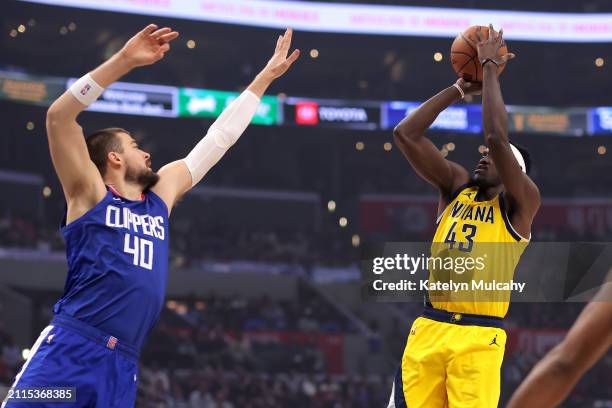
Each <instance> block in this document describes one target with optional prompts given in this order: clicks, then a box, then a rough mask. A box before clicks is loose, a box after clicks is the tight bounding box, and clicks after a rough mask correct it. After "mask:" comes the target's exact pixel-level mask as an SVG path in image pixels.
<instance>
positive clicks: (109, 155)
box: [87, 128, 159, 190]
mask: <svg viewBox="0 0 612 408" xmlns="http://www.w3.org/2000/svg"><path fill="white" fill-rule="evenodd" d="M87 150H88V151H89V157H90V158H91V160H92V161H93V162H94V164H95V165H96V167H98V170H99V171H100V174H102V177H106V176H107V175H109V174H110V173H111V172H114V173H117V172H118V173H119V174H123V177H124V179H125V181H127V182H131V183H136V184H138V185H140V186H142V188H143V189H144V190H146V189H148V188H151V187H153V186H154V185H155V183H157V181H158V180H159V175H158V174H157V173H155V172H154V171H153V170H152V169H151V155H150V154H149V153H147V152H145V151H143V150H141V149H140V148H139V147H138V143H137V142H136V140H134V138H133V137H132V135H131V134H130V132H128V131H127V130H125V129H121V128H106V129H101V130H98V131H96V132H94V133H92V134H91V135H89V136H88V137H87Z"/></svg>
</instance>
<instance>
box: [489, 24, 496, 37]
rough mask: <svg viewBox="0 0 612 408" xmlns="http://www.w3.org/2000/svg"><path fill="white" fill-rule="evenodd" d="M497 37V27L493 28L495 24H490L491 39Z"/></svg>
mask: <svg viewBox="0 0 612 408" xmlns="http://www.w3.org/2000/svg"><path fill="white" fill-rule="evenodd" d="M491 38H493V39H495V38H497V33H496V32H495V29H494V28H493V24H489V39H491Z"/></svg>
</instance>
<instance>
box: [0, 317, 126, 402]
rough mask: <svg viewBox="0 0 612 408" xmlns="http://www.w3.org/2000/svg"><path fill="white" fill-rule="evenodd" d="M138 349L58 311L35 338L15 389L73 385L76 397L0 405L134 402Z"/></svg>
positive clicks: (15, 400) (67, 386)
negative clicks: (57, 314) (70, 399)
mask: <svg viewBox="0 0 612 408" xmlns="http://www.w3.org/2000/svg"><path fill="white" fill-rule="evenodd" d="M137 380H138V352H137V350H136V349H135V348H134V347H132V346H130V345H127V344H125V343H121V342H120V341H119V340H118V339H117V338H115V337H113V336H110V335H108V334H106V333H103V332H101V331H100V330H98V329H96V328H94V327H91V326H89V325H87V324H85V323H83V322H81V321H79V320H77V319H74V318H72V317H68V316H63V315H60V316H56V317H55V318H54V319H53V320H52V321H51V323H50V324H49V326H47V327H46V328H45V329H44V330H43V331H42V332H41V334H40V337H38V340H36V343H34V346H33V347H32V349H31V350H30V353H29V355H28V358H27V360H26V362H25V363H24V364H23V367H22V368H21V371H20V372H19V373H18V374H17V376H16V377H15V382H14V383H13V387H12V388H13V389H14V390H19V393H24V392H25V391H26V390H32V389H40V388H44V389H56V388H57V389H59V388H72V389H74V397H75V402H60V401H57V402H43V401H33V402H19V399H18V398H15V396H13V398H12V399H10V400H5V401H4V402H3V403H2V407H1V408H34V407H36V408H75V407H79V408H80V407H88V408H89V407H92V408H94V407H95V408H110V407H113V408H115V407H121V408H124V407H133V406H134V403H135V399H136V386H137Z"/></svg>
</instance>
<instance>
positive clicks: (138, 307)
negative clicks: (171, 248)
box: [54, 190, 168, 349]
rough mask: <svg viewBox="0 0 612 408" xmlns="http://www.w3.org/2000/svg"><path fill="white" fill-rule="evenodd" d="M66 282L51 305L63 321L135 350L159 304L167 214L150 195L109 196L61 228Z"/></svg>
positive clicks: (165, 265) (164, 271) (163, 279)
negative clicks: (139, 198) (97, 331)
mask: <svg viewBox="0 0 612 408" xmlns="http://www.w3.org/2000/svg"><path fill="white" fill-rule="evenodd" d="M61 232H62V235H63V236H64V240H65V241H66V257H67V261H68V276H67V278H66V285H65V288H64V295H63V296H62V298H61V299H60V300H59V301H58V302H57V303H56V304H55V307H54V311H55V313H56V314H59V315H62V314H64V315H69V316H72V317H74V318H77V319H79V320H81V321H82V322H85V323H87V324H89V325H91V326H93V327H96V328H98V329H100V330H102V331H104V332H106V333H109V334H111V335H113V336H115V337H117V338H118V339H119V341H124V342H127V343H130V344H132V345H133V346H135V347H137V348H138V349H140V348H141V347H142V345H143V343H144V340H145V338H146V336H147V334H148V333H149V331H150V330H151V329H152V328H153V326H154V325H155V323H156V322H157V319H158V317H159V313H160V311H161V308H162V306H163V302H164V293H165V289H166V274H167V271H168V208H167V207H166V204H165V203H164V201H163V200H162V199H161V198H160V197H159V196H158V195H157V194H155V193H153V192H151V191H147V192H146V193H145V194H144V200H142V201H130V200H127V199H125V198H122V197H119V196H118V195H116V194H115V193H114V192H113V191H112V190H109V191H108V192H107V194H106V196H105V197H104V199H102V201H100V202H99V203H98V204H97V205H96V206H95V207H94V208H92V209H91V210H89V211H88V212H87V213H85V214H84V215H82V216H81V217H80V218H78V219H76V220H74V221H73V222H71V223H70V224H68V225H67V226H66V225H65V222H64V223H62V228H61Z"/></svg>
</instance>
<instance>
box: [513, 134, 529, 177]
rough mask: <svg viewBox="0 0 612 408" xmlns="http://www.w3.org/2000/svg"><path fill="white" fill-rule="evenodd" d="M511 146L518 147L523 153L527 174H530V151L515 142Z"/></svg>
mask: <svg viewBox="0 0 612 408" xmlns="http://www.w3.org/2000/svg"><path fill="white" fill-rule="evenodd" d="M510 144H511V145H512V146H514V147H516V148H517V150H518V151H519V152H520V153H521V156H523V160H525V173H527V174H529V171H530V170H531V155H530V154H529V151H528V150H527V149H526V148H525V147H524V146H521V145H519V144H516V143H514V142H510Z"/></svg>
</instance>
